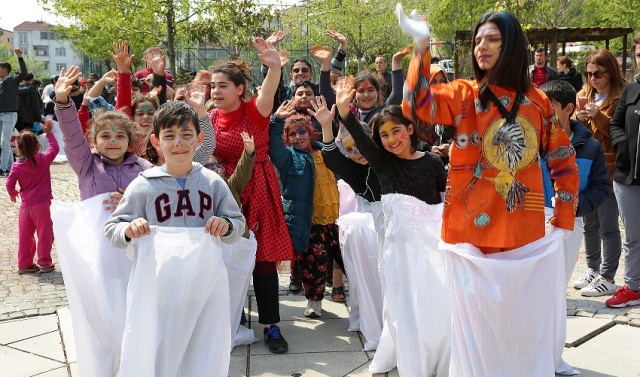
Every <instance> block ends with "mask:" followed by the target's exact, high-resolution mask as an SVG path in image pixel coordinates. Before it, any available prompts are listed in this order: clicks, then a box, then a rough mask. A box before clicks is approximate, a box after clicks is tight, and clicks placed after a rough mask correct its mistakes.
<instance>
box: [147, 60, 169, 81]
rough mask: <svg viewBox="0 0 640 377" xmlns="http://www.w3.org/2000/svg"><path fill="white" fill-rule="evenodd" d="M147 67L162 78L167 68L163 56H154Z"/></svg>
mask: <svg viewBox="0 0 640 377" xmlns="http://www.w3.org/2000/svg"><path fill="white" fill-rule="evenodd" d="M149 66H150V67H151V69H152V70H153V73H155V74H156V75H158V76H164V75H165V72H164V70H165V69H166V67H167V59H165V57H164V55H155V56H154V57H153V58H152V59H151V61H150V62H149Z"/></svg>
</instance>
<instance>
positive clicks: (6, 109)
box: [0, 48, 27, 178]
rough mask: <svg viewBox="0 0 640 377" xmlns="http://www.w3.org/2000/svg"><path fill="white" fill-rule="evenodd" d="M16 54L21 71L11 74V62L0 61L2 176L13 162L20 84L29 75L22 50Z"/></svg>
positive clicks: (7, 171) (5, 175) (0, 169)
mask: <svg viewBox="0 0 640 377" xmlns="http://www.w3.org/2000/svg"><path fill="white" fill-rule="evenodd" d="M14 51H15V53H16V56H17V57H18V63H19V64H20V73H19V74H17V75H16V76H10V75H9V74H10V73H11V64H9V63H7V62H1V63H0V126H1V128H0V130H1V132H2V134H1V138H0V147H1V148H2V154H1V155H0V177H2V178H6V177H7V176H8V175H9V171H10V169H11V165H12V164H13V161H14V159H13V153H12V152H11V133H12V132H13V127H14V126H15V125H16V122H17V121H18V85H19V84H20V82H21V81H22V80H24V78H25V76H26V75H27V65H26V64H25V63H24V59H22V50H21V49H19V48H16V49H15V50H14Z"/></svg>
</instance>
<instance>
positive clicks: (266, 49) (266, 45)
mask: <svg viewBox="0 0 640 377" xmlns="http://www.w3.org/2000/svg"><path fill="white" fill-rule="evenodd" d="M253 47H255V48H256V50H257V51H258V58H259V59H260V62H261V63H262V64H264V65H266V66H267V67H269V68H272V69H280V55H278V51H276V49H275V48H273V45H272V44H271V43H270V42H268V41H265V40H264V39H262V38H257V39H255V40H254V41H253Z"/></svg>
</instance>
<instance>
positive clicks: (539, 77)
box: [529, 48, 558, 88]
mask: <svg viewBox="0 0 640 377" xmlns="http://www.w3.org/2000/svg"><path fill="white" fill-rule="evenodd" d="M547 58H548V57H547V50H545V49H544V48H539V49H537V50H536V52H535V53H534V62H535V64H531V65H530V66H529V77H530V78H531V81H532V82H533V84H534V85H535V87H536V88H539V87H540V85H542V84H544V83H545V82H547V81H553V80H555V79H557V78H558V71H556V69H555V68H552V67H550V66H548V65H547Z"/></svg>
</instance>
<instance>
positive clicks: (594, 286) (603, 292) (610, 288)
mask: <svg viewBox="0 0 640 377" xmlns="http://www.w3.org/2000/svg"><path fill="white" fill-rule="evenodd" d="M617 290H618V286H617V285H615V284H614V283H609V282H608V281H606V280H604V278H603V277H602V276H601V275H598V277H597V278H595V279H593V281H592V282H591V283H589V285H587V286H586V287H584V288H582V289H581V290H580V294H581V295H583V296H586V297H597V296H607V295H611V294H614V293H616V291H617Z"/></svg>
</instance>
